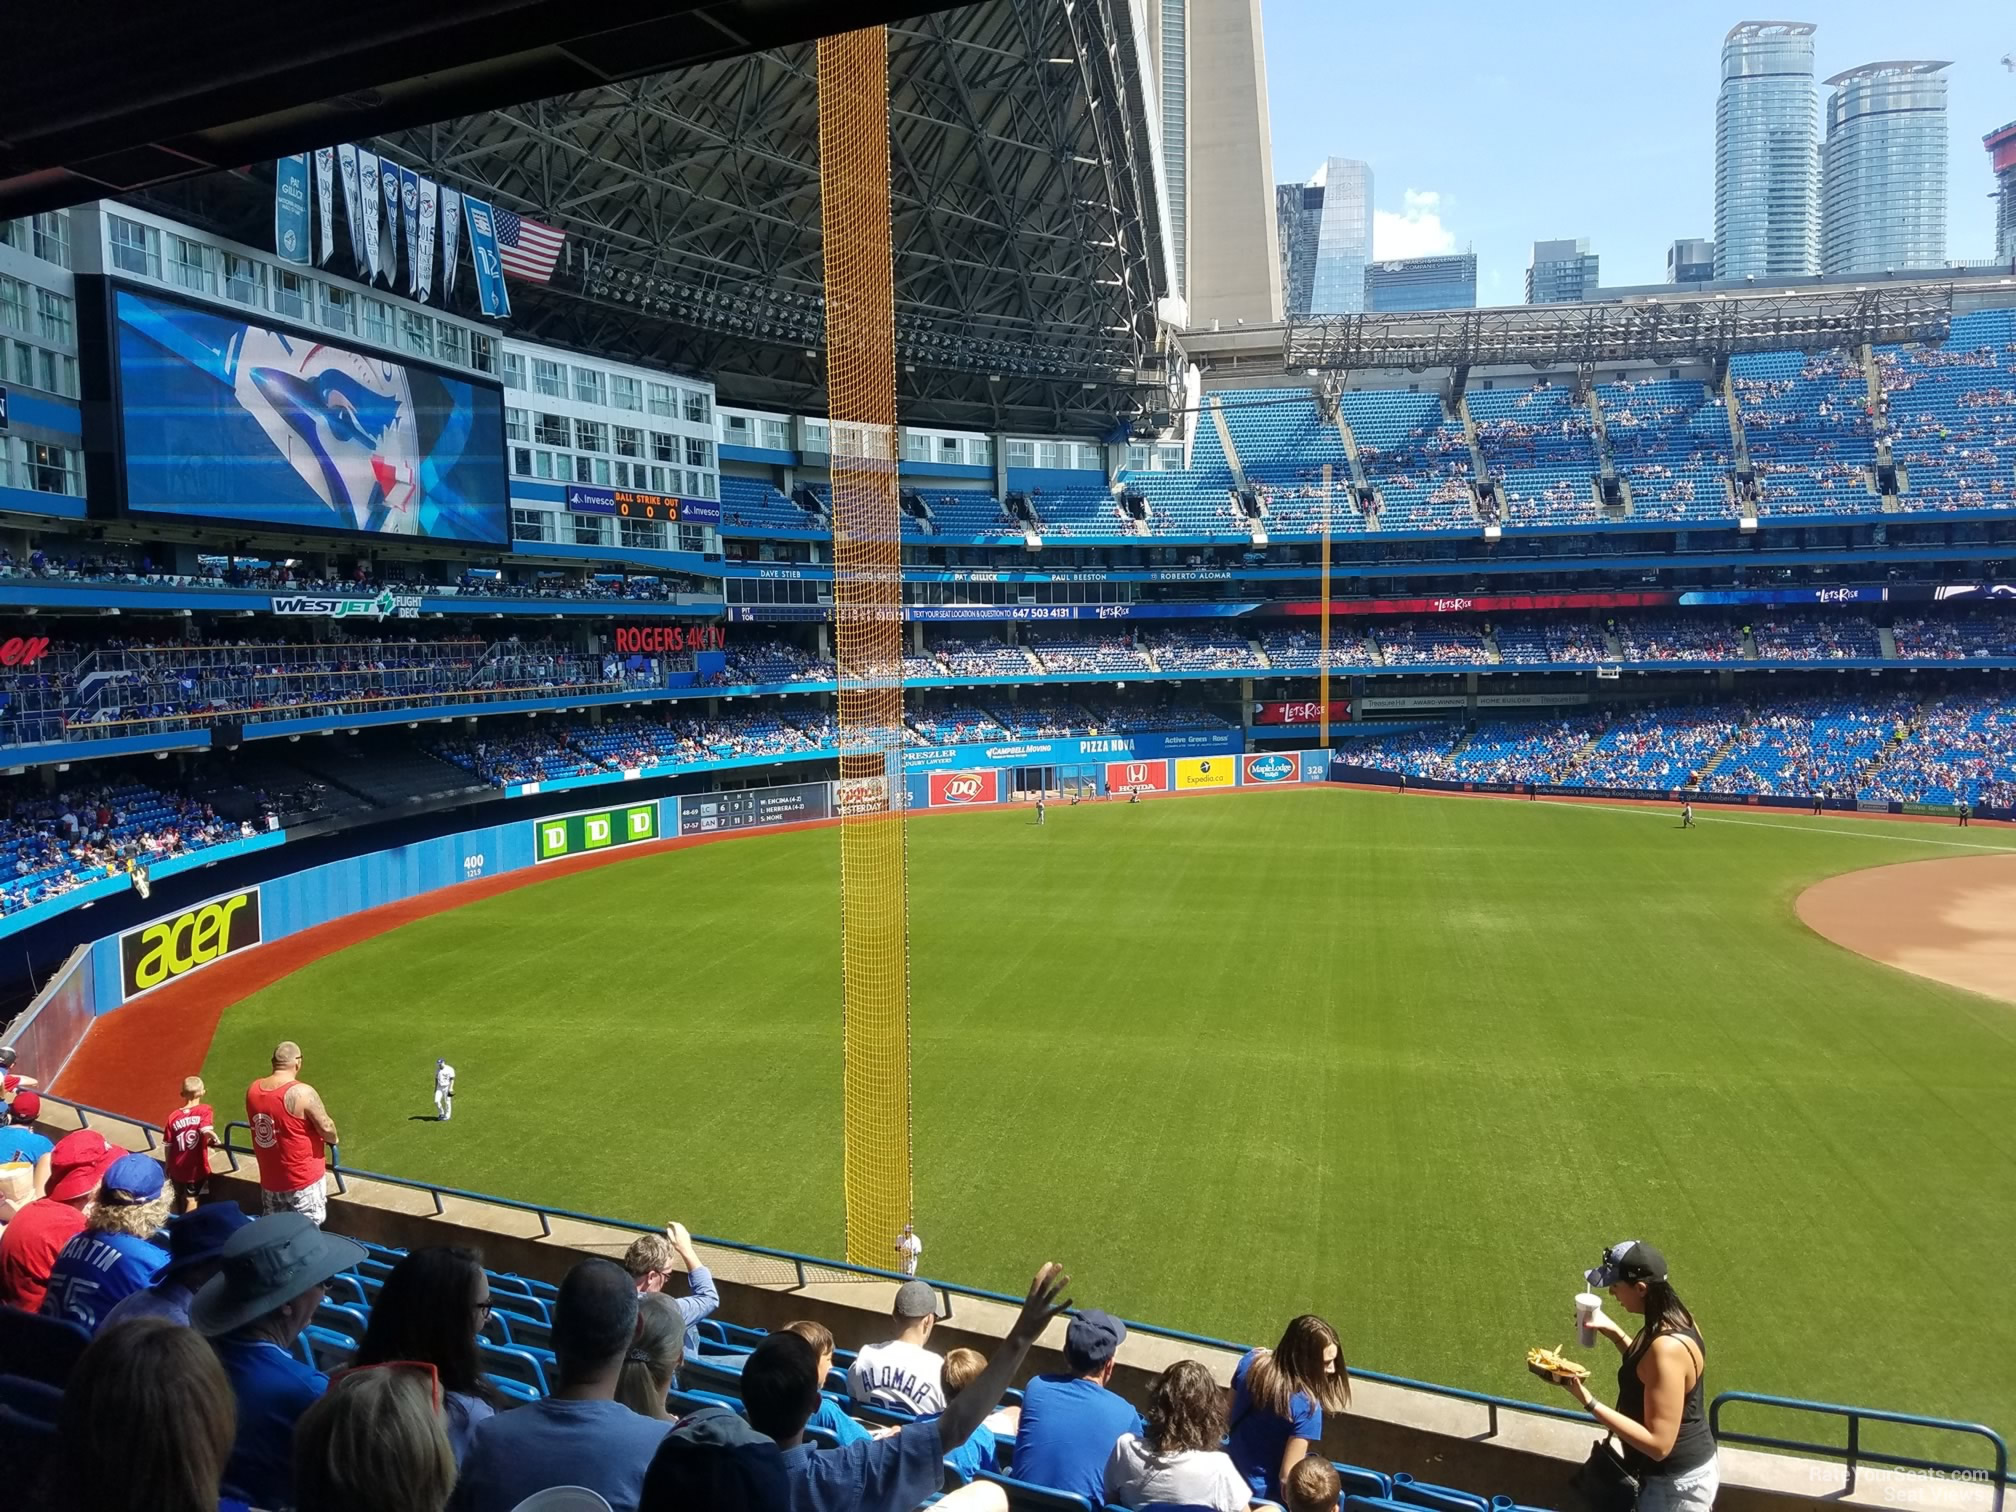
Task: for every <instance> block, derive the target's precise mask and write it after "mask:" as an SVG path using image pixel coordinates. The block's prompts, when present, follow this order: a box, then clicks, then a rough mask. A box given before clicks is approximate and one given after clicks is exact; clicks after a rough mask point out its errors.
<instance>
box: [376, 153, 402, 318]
mask: <svg viewBox="0 0 2016 1512" xmlns="http://www.w3.org/2000/svg"><path fill="white" fill-rule="evenodd" d="M378 188H379V191H380V192H381V193H382V194H383V195H384V198H385V282H386V283H388V284H390V285H392V286H393V287H394V288H396V287H398V284H399V165H398V164H397V163H394V162H389V161H387V160H386V159H384V158H380V159H379V160H378Z"/></svg>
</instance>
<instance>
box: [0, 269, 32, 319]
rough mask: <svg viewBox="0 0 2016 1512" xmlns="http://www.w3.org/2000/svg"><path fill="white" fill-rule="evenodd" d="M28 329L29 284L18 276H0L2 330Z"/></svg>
mask: <svg viewBox="0 0 2016 1512" xmlns="http://www.w3.org/2000/svg"><path fill="white" fill-rule="evenodd" d="M27 329H28V285H26V284H25V283H23V282H21V280H20V279H18V278H0V330H4V331H25V330H27Z"/></svg>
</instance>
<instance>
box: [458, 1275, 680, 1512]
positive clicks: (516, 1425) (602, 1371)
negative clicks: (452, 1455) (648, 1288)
mask: <svg viewBox="0 0 2016 1512" xmlns="http://www.w3.org/2000/svg"><path fill="white" fill-rule="evenodd" d="M637 1324H638V1317H637V1288H636V1286H635V1284H634V1283H633V1282H632V1281H631V1278H630V1277H629V1276H628V1275H626V1274H625V1273H624V1270H623V1267H622V1266H620V1265H617V1264H616V1263H615V1262H614V1261H611V1260H583V1261H582V1262H581V1263H580V1264H578V1265H576V1266H575V1267H574V1268H573V1269H572V1270H570V1271H568V1272H567V1276H566V1279H565V1280H563V1281H562V1282H561V1283H560V1295H559V1297H558V1298H557V1299H556V1300H555V1302H554V1304H553V1353H554V1355H555V1356H556V1358H557V1361H558V1363H557V1366H556V1370H557V1379H556V1380H555V1381H554V1382H553V1394H552V1395H551V1396H548V1397H545V1398H542V1399H541V1400H539V1401H537V1402H534V1403H533V1404H532V1405H531V1406H529V1407H520V1408H518V1409H517V1410H516V1411H513V1412H506V1413H503V1414H501V1415H499V1416H497V1417H493V1418H491V1419H489V1420H488V1421H487V1422H482V1423H478V1424H477V1425H476V1429H475V1432H473V1433H472V1434H471V1435H470V1436H469V1452H468V1454H467V1455H466V1456H465V1457H464V1459H463V1461H462V1478H461V1479H460V1480H459V1481H458V1482H457V1483H456V1486H455V1496H454V1500H453V1501H451V1502H450V1503H449V1505H450V1506H451V1507H452V1508H454V1512H511V1509H512V1508H514V1507H516V1506H517V1505H518V1503H520V1502H521V1501H523V1500H525V1498H526V1497H528V1496H530V1495H532V1493H533V1492H535V1491H544V1490H547V1489H549V1488H550V1487H553V1486H585V1487H587V1488H588V1489H589V1490H590V1491H595V1492H599V1493H600V1494H601V1496H602V1498H603V1499H604V1500H605V1501H607V1502H608V1503H609V1505H610V1506H611V1507H612V1508H614V1509H615V1512H636V1509H637V1499H638V1496H639V1494H640V1493H641V1492H642V1490H643V1487H644V1472H645V1471H646V1470H647V1469H649V1468H650V1465H651V1457H652V1455H654V1454H656V1453H657V1452H658V1446H659V1445H660V1444H662V1443H663V1442H664V1440H665V1434H666V1432H667V1430H669V1429H670V1428H671V1426H672V1425H671V1424H670V1423H668V1422H665V1421H663V1420H661V1419H659V1418H647V1417H641V1416H639V1415H638V1414H637V1413H634V1412H632V1411H631V1410H630V1409H629V1408H628V1407H625V1406H624V1405H623V1404H622V1403H621V1402H619V1401H617V1400H616V1385H617V1382H618V1380H619V1379H620V1378H621V1376H622V1373H623V1358H624V1356H625V1355H626V1354H628V1353H629V1351H630V1347H631V1345H632V1344H634V1343H635V1342H636V1339H637Z"/></svg>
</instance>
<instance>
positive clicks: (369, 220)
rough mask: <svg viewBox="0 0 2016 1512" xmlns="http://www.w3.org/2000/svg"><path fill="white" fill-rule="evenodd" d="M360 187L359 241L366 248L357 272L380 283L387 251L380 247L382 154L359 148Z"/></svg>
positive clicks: (358, 201)
mask: <svg viewBox="0 0 2016 1512" xmlns="http://www.w3.org/2000/svg"><path fill="white" fill-rule="evenodd" d="M357 185H358V188H359V190H360V191H361V192H360V193H359V195H358V196H357V224H356V227H355V230H356V233H357V240H358V242H359V243H360V244H361V245H362V246H363V248H364V255H363V256H362V257H360V258H358V259H357V271H358V272H359V273H365V272H367V271H368V272H369V274H370V281H371V282H372V283H376V282H378V268H379V264H380V263H381V262H382V261H383V257H384V254H383V251H382V249H381V248H380V246H379V238H380V235H381V230H382V228H381V226H380V222H381V221H383V220H384V218H385V212H384V210H383V208H382V206H381V204H380V201H379V199H378V154H377V153H375V152H366V151H365V150H364V149H363V148H362V147H359V148H358V149H357Z"/></svg>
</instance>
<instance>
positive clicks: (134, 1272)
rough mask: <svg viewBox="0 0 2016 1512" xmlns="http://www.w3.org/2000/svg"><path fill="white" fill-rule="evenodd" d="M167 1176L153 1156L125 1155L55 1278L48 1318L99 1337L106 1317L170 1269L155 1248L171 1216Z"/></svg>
mask: <svg viewBox="0 0 2016 1512" xmlns="http://www.w3.org/2000/svg"><path fill="white" fill-rule="evenodd" d="M166 1188H167V1174H166V1173H165V1172H164V1171H163V1170H162V1169H161V1162H160V1161H158V1160H155V1159H153V1158H152V1157H151V1156H147V1155H122V1156H121V1157H120V1158H119V1159H118V1160H115V1161H114V1162H113V1163H112V1166H111V1169H110V1170H108V1171H106V1173H105V1179H104V1181H103V1182H102V1183H100V1185H99V1187H98V1197H97V1200H96V1201H95V1202H93V1203H92V1205H91V1211H90V1213H89V1214H88V1215H86V1217H85V1220H84V1231H83V1232H82V1233H79V1234H72V1235H71V1236H70V1238H69V1240H68V1241H67V1242H66V1243H65V1244H64V1246H63V1248H62V1250H61V1252H59V1253H58V1254H57V1256H56V1264H55V1265H54V1266H53V1267H52V1268H51V1269H50V1272H49V1290H48V1292H47V1293H46V1294H45V1295H44V1296H43V1298H42V1316H43V1317H45V1318H61V1319H63V1320H64V1321H65V1322H68V1323H75V1324H76V1325H77V1326H78V1327H80V1328H82V1329H83V1330H84V1331H85V1332H86V1333H94V1334H95V1333H96V1332H97V1331H98V1327H99V1325H100V1324H102V1323H103V1322H104V1321H105V1315H106V1314H107V1313H109V1312H111V1311H112V1309H113V1308H114V1307H115V1306H116V1305H118V1303H119V1302H120V1301H121V1300H123V1299H124V1298H126V1297H130V1296H131V1295H133V1293H134V1292H137V1291H142V1290H144V1289H145V1288H146V1287H147V1286H148V1285H149V1284H150V1283H151V1282H152V1281H153V1279H154V1273H155V1272H156V1271H157V1270H159V1269H160V1268H161V1267H162V1266H164V1265H166V1264H167V1263H168V1252H167V1251H166V1250H164V1249H162V1248H160V1247H159V1246H158V1245H156V1244H154V1243H152V1242H151V1241H152V1239H153V1237H154V1235H155V1234H157V1233H159V1232H160V1230H161V1224H162V1221H163V1220H164V1219H166V1218H167V1216H168V1193H167V1190H166Z"/></svg>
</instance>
